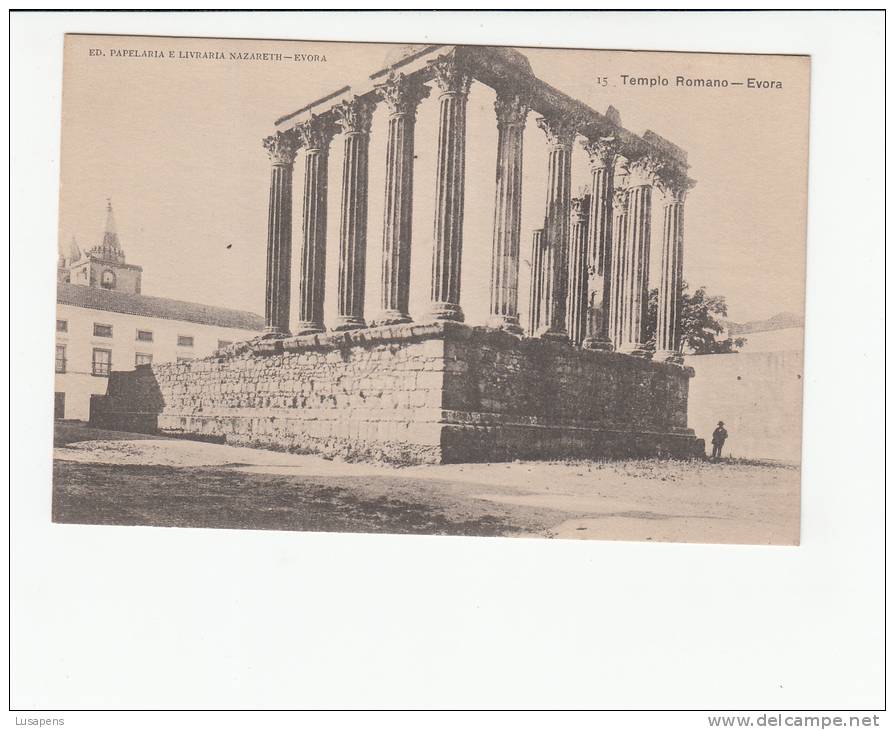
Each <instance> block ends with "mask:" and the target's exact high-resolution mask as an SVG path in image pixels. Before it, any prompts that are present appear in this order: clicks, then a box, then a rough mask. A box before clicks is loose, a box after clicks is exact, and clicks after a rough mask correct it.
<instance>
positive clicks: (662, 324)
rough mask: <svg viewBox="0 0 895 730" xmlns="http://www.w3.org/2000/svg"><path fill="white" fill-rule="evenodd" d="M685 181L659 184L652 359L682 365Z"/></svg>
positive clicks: (681, 178)
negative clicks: (660, 219)
mask: <svg viewBox="0 0 895 730" xmlns="http://www.w3.org/2000/svg"><path fill="white" fill-rule="evenodd" d="M687 187H688V181H687V179H686V177H684V176H675V177H672V178H666V179H665V180H663V181H662V182H660V183H659V190H660V191H661V193H662V203H663V219H664V222H663V226H662V271H661V274H660V276H659V301H658V318H657V321H656V354H655V359H656V360H659V361H665V362H673V363H677V364H682V363H683V362H684V358H683V355H682V354H681V298H682V294H683V270H684V198H685V197H686V195H687Z"/></svg>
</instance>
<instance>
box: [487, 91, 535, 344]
mask: <svg viewBox="0 0 895 730" xmlns="http://www.w3.org/2000/svg"><path fill="white" fill-rule="evenodd" d="M528 109H529V107H528V104H527V102H526V101H525V100H524V99H523V98H521V97H520V96H518V95H515V94H505V93H498V95H497V99H496V100H495V102H494V110H495V112H496V114H497V173H496V180H497V183H496V190H495V193H494V237H493V243H492V253H491V316H490V317H489V319H488V325H489V326H491V327H495V328H498V329H504V330H507V331H508V332H512V333H514V334H522V327H520V326H519V306H518V297H519V235H520V219H521V217H522V133H523V132H524V131H525V119H526V117H527V116H528Z"/></svg>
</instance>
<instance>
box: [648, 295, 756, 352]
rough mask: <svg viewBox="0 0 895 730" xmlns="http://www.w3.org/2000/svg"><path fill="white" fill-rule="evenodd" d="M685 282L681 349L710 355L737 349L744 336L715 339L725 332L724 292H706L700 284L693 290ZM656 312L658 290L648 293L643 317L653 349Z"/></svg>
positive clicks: (657, 309)
mask: <svg viewBox="0 0 895 730" xmlns="http://www.w3.org/2000/svg"><path fill="white" fill-rule="evenodd" d="M688 289H689V287H688V285H687V283H686V282H684V285H683V291H682V294H681V299H682V308H681V346H682V348H683V350H684V352H688V351H689V352H692V353H693V354H694V355H712V354H717V353H725V352H736V348H738V347H742V346H743V345H745V344H746V340H745V338H743V337H737V338H732V337H728V338H726V339H723V340H722V339H718V338H719V336H720V335H721V334H722V333H723V332H724V325H723V324H722V322H721V318H723V317H726V316H727V301H726V300H725V298H724V297H723V296H718V295H709V294H707V293H706V291H705V287H704V286H701V287H699V288H698V289H696V290H695V291H694V292H693V293H692V294H691V293H690V292H689V291H688ZM658 316H659V290H658V289H652V290H651V291H650V293H649V309H648V312H647V318H646V333H647V344H648V347H649V348H650V349H652V350H655V349H656V321H657V319H658Z"/></svg>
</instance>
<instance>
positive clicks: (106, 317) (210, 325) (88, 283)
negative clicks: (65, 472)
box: [55, 203, 264, 420]
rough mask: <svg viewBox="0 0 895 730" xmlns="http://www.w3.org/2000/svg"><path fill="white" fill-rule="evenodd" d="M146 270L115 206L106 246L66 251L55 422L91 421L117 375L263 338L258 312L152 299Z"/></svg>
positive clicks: (59, 293)
mask: <svg viewBox="0 0 895 730" xmlns="http://www.w3.org/2000/svg"><path fill="white" fill-rule="evenodd" d="M142 273H143V270H142V268H141V267H139V266H135V265H133V264H128V263H126V261H125V256H124V251H123V250H122V249H121V246H120V244H119V241H118V234H117V232H116V230H115V220H114V216H113V213H112V205H111V203H109V205H108V207H107V218H106V227H105V231H104V233H103V241H102V243H101V244H99V245H98V246H95V247H94V248H92V249H90V250H89V251H87V252H86V253H81V250H80V249H79V248H78V245H77V243H75V242H74V240H73V241H72V243H71V245H70V247H69V252H68V255H67V256H63V255H61V254H60V257H59V264H58V269H57V289H56V386H55V391H56V393H55V417H56V418H66V419H78V420H87V419H88V418H89V416H90V396H91V395H103V394H105V392H106V386H107V383H108V376H109V372H110V371H111V370H113V369H114V370H132V369H133V368H134V367H136V366H137V365H141V364H145V363H150V362H165V361H171V360H179V359H191V358H195V357H205V356H207V355H210V354H211V353H212V352H213V351H214V350H216V349H218V348H220V347H224V346H226V345H228V344H230V343H232V342H239V341H241V340H247V339H251V338H253V337H257V336H258V335H259V334H260V332H261V330H263V329H264V318H263V317H260V316H258V315H256V314H252V313H251V312H243V311H239V310H235V309H225V308H223V307H211V306H208V305H205V304H196V303H194V302H184V301H180V300H177V299H167V298H163V297H150V296H145V295H143V294H141V293H140V287H141V278H142Z"/></svg>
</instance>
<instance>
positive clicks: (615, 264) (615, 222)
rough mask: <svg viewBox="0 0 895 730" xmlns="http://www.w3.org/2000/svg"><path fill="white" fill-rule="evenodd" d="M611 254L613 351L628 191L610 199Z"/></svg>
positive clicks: (618, 330) (618, 337)
mask: <svg viewBox="0 0 895 730" xmlns="http://www.w3.org/2000/svg"><path fill="white" fill-rule="evenodd" d="M612 201H613V202H612V253H611V261H610V270H609V337H610V339H611V340H612V344H613V346H614V347H615V349H618V346H619V345H620V344H621V340H622V320H623V302H624V296H623V290H624V282H625V276H626V268H627V263H628V262H627V259H626V258H625V253H626V251H627V242H626V236H627V227H628V191H627V190H625V189H624V188H623V187H622V188H620V189H617V190H616V191H615V193H614V194H613V198H612Z"/></svg>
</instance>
